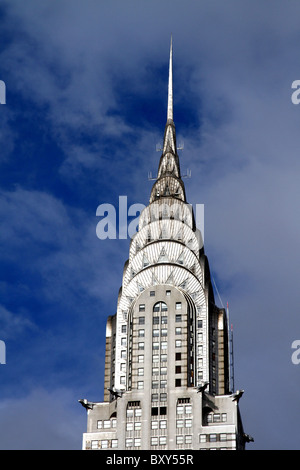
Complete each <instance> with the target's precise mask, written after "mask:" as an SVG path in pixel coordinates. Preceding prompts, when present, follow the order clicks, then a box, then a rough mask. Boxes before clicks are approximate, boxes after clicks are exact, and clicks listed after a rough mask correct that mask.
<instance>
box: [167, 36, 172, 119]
mask: <svg viewBox="0 0 300 470" xmlns="http://www.w3.org/2000/svg"><path fill="white" fill-rule="evenodd" d="M169 119H170V120H171V121H173V47H172V35H171V45H170V61H169V86H168V114H167V120H169Z"/></svg>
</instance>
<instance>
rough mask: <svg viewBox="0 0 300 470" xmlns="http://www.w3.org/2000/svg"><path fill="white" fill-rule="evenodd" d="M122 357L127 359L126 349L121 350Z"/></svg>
mask: <svg viewBox="0 0 300 470" xmlns="http://www.w3.org/2000/svg"><path fill="white" fill-rule="evenodd" d="M121 359H126V349H123V351H121Z"/></svg>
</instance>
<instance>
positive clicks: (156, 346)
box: [152, 342, 159, 351]
mask: <svg viewBox="0 0 300 470" xmlns="http://www.w3.org/2000/svg"><path fill="white" fill-rule="evenodd" d="M152 349H153V350H154V351H157V350H158V349H159V343H154V342H153V343H152Z"/></svg>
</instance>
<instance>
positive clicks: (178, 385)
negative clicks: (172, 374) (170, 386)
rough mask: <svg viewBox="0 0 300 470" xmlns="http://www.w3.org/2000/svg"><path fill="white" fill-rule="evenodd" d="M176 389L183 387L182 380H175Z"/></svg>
mask: <svg viewBox="0 0 300 470" xmlns="http://www.w3.org/2000/svg"><path fill="white" fill-rule="evenodd" d="M175 387H181V379H175Z"/></svg>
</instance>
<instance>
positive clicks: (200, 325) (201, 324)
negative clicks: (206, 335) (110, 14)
mask: <svg viewBox="0 0 300 470" xmlns="http://www.w3.org/2000/svg"><path fill="white" fill-rule="evenodd" d="M202 326H203V321H202V320H198V328H202Z"/></svg>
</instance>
